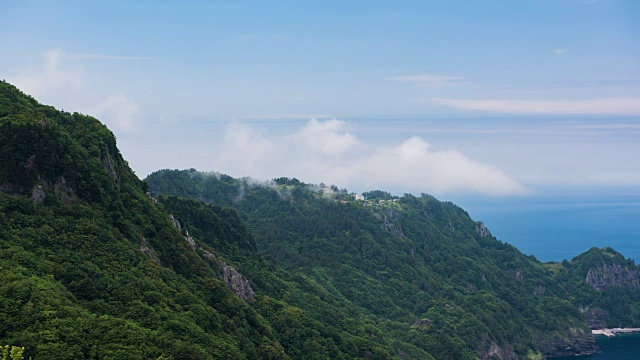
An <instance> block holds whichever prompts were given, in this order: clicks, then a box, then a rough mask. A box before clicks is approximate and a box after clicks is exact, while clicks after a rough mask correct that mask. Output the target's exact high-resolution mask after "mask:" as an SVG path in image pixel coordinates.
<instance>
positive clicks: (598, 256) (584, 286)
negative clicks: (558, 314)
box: [545, 247, 640, 329]
mask: <svg viewBox="0 0 640 360" xmlns="http://www.w3.org/2000/svg"><path fill="white" fill-rule="evenodd" d="M545 266H546V267H548V268H549V269H550V270H551V271H552V272H553V273H554V276H555V278H556V281H558V282H560V283H562V284H563V285H564V286H565V288H567V289H568V290H569V292H570V294H572V296H573V297H574V299H573V303H574V304H575V306H576V307H578V308H579V310H580V312H581V313H583V316H584V317H585V319H586V320H587V323H588V324H589V327H591V328H592V329H602V328H614V327H628V328H640V267H638V266H637V265H635V263H634V262H633V260H629V259H625V258H624V256H622V254H620V253H618V252H617V251H615V250H613V249H612V248H610V247H607V248H604V249H598V248H592V249H590V250H589V251H587V252H585V253H583V254H580V255H578V256H576V257H575V258H573V259H572V260H571V261H567V260H565V261H563V262H562V263H548V264H545Z"/></svg>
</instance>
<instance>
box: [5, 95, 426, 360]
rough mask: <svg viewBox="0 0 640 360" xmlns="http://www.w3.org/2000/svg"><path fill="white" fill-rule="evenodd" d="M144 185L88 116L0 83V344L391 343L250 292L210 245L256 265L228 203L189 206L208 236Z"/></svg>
mask: <svg viewBox="0 0 640 360" xmlns="http://www.w3.org/2000/svg"><path fill="white" fill-rule="evenodd" d="M143 188H144V183H143V182H141V181H140V180H139V179H138V178H137V177H136V176H135V175H134V174H133V172H132V171H131V169H130V168H129V167H128V165H127V163H126V161H125V160H124V159H123V158H122V156H121V155H120V153H119V151H118V149H117V147H116V140H115V137H114V136H113V134H112V133H111V132H110V131H109V130H108V129H107V128H106V127H105V126H104V125H102V124H101V123H100V122H99V121H98V120H96V119H95V118H92V117H90V116H86V115H82V114H78V113H74V114H70V113H67V112H60V111H57V110H56V109H54V108H53V107H50V106H43V105H40V104H38V103H37V102H36V101H35V100H34V99H33V98H31V97H29V96H27V95H25V94H23V93H22V92H20V91H19V90H18V89H16V88H15V87H14V86H12V85H10V84H7V83H5V82H2V83H0V190H1V191H0V318H1V319H2V321H0V344H9V345H15V346H25V347H26V352H25V355H26V356H27V357H33V358H34V359H156V358H164V359H169V358H172V359H245V358H246V359H287V358H300V357H301V355H300V354H307V355H309V357H314V356H315V357H316V358H322V359H329V358H344V359H346V358H358V357H363V356H365V355H367V354H371V355H375V356H378V357H379V358H391V357H393V356H395V355H396V354H397V353H396V352H394V351H395V348H394V347H393V346H392V345H391V341H390V340H386V341H378V339H375V338H372V337H371V336H370V335H369V334H368V333H366V332H365V331H364V322H362V323H361V321H364V319H358V320H357V321H356V320H348V319H345V320H340V321H342V322H347V321H348V322H349V326H350V327H349V328H348V330H349V331H347V330H345V328H346V326H343V327H342V328H341V329H335V327H333V326H331V325H330V324H329V323H328V322H319V321H318V320H317V319H316V318H313V317H311V316H310V315H308V314H307V313H305V312H303V311H301V310H300V309H298V308H295V307H292V306H289V305H288V304H287V303H286V301H284V300H281V299H273V298H270V297H268V296H266V295H264V292H259V293H255V294H254V293H253V289H252V288H251V285H250V284H249V282H247V280H246V277H245V276H243V274H241V273H238V272H237V271H236V269H235V268H234V267H233V266H234V263H233V262H232V261H229V260H227V259H226V258H225V257H224V256H223V255H222V254H221V251H223V252H225V253H228V254H229V256H230V257H238V258H239V259H244V262H243V264H244V266H245V267H246V269H247V270H252V271H253V270H255V271H256V272H258V273H265V274H268V270H267V269H266V263H265V262H264V261H263V260H261V258H260V256H259V255H258V254H257V253H256V250H255V244H254V241H253V239H252V237H251V235H250V234H249V233H247V231H246V228H245V227H244V225H242V223H241V222H240V220H239V219H238V217H237V216H236V215H235V213H234V211H233V210H224V209H220V210H219V211H208V210H207V211H206V212H204V213H203V214H201V215H199V216H201V217H204V218H203V219H205V221H206V225H199V227H198V229H202V231H203V232H205V231H208V233H207V234H214V235H213V236H214V238H215V239H216V240H215V242H214V243H209V244H208V243H206V242H201V240H200V239H194V238H193V237H192V236H191V235H190V234H189V232H188V229H186V228H184V227H182V225H181V224H180V222H178V221H176V220H175V218H174V217H172V216H171V214H169V213H168V212H166V210H165V209H164V207H163V205H162V204H158V203H157V201H155V200H154V199H153V198H151V197H149V196H148V195H147V194H145V192H144V190H143ZM193 232H194V234H198V236H200V233H199V232H198V231H197V229H196V228H195V227H194V230H193ZM203 234H204V233H203ZM202 236H203V237H204V235H202ZM211 239H212V238H206V239H205V240H208V241H213V240H211ZM215 247H219V249H220V251H218V249H216V248H215ZM234 249H238V250H237V251H235V250H234ZM234 251H235V252H234ZM249 264H252V266H253V268H252V267H250V266H249ZM256 279H266V280H265V281H269V282H270V284H272V285H271V286H273V287H278V288H279V289H281V291H283V292H284V291H287V289H288V288H291V291H290V294H291V295H290V296H291V297H293V298H295V297H298V298H301V300H299V301H300V302H302V301H309V299H307V297H312V298H313V299H315V298H319V297H320V295H315V292H317V291H318V290H317V289H318V288H319V287H317V286H315V285H314V284H313V283H312V282H310V281H306V280H305V279H304V278H303V277H301V278H300V280H299V281H298V282H297V283H296V286H297V285H298V284H306V286H307V288H305V290H304V291H302V290H298V289H297V288H293V286H292V285H289V284H288V283H286V282H285V281H284V280H281V279H279V278H278V277H277V276H275V275H274V276H273V277H269V276H266V275H265V277H263V278H260V277H259V276H256ZM283 298H284V295H283ZM328 301H332V300H331V299H329V300H327V302H328ZM336 301H343V300H340V299H338V300H336ZM343 302H344V301H343ZM310 303H311V302H310ZM316 303H318V304H319V306H318V308H319V309H324V308H329V309H332V308H331V306H332V305H331V304H330V303H329V304H328V305H325V301H324V300H322V299H320V300H317V301H316ZM323 306H324V308H323ZM343 308H344V309H349V307H348V306H344V307H343ZM327 311H328V310H327ZM351 328H353V329H354V330H353V331H351V330H352V329H351ZM377 331H378V332H379V330H377ZM413 353H414V354H416V356H417V357H424V358H428V357H429V355H428V354H426V352H424V351H420V350H418V349H415V350H414V351H413ZM314 354H317V355H314Z"/></svg>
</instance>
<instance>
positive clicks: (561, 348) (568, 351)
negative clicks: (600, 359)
mask: <svg viewBox="0 0 640 360" xmlns="http://www.w3.org/2000/svg"><path fill="white" fill-rule="evenodd" d="M570 332H571V340H570V341H571V342H568V341H567V340H566V339H553V340H542V341H537V344H538V347H539V348H540V351H542V353H543V354H544V356H546V357H549V358H554V357H563V356H574V355H589V354H595V353H597V352H598V351H599V349H598V347H597V346H596V343H595V339H594V337H593V334H592V333H591V331H590V330H586V329H579V328H571V329H570Z"/></svg>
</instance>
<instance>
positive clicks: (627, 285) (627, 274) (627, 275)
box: [586, 264, 640, 291]
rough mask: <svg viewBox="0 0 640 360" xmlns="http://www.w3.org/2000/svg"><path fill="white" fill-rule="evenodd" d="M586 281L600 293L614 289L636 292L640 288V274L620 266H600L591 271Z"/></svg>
mask: <svg viewBox="0 0 640 360" xmlns="http://www.w3.org/2000/svg"><path fill="white" fill-rule="evenodd" d="M586 281H587V283H588V284H589V285H590V286H591V287H593V288H594V289H597V290H600V291H607V290H611V289H613V288H624V289H631V290H635V289H638V288H640V272H639V271H638V270H636V269H630V268H628V267H625V266H621V265H619V264H612V265H599V266H596V267H594V268H591V269H589V271H588V272H587V278H586Z"/></svg>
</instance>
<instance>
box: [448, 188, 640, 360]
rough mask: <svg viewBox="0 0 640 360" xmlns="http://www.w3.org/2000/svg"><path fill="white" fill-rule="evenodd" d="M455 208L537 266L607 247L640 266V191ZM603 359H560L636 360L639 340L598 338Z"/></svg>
mask: <svg viewBox="0 0 640 360" xmlns="http://www.w3.org/2000/svg"><path fill="white" fill-rule="evenodd" d="M451 201H452V202H453V203H455V204H456V205H458V206H460V207H462V208H463V209H465V210H467V212H468V213H469V215H470V216H471V218H473V219H474V220H477V221H483V222H484V223H485V225H486V226H487V227H488V228H489V230H490V231H491V233H492V234H493V235H494V236H495V237H497V238H498V239H499V240H501V241H503V242H507V243H510V244H512V245H514V246H515V247H517V248H518V249H519V250H520V251H522V252H523V253H525V254H527V255H533V256H535V257H536V258H537V259H538V260H540V261H543V262H547V261H562V260H564V259H567V260H571V259H572V258H573V257H575V256H577V255H579V254H580V253H582V252H584V251H587V250H589V249H590V248H591V247H594V246H595V247H599V248H602V247H606V246H610V247H612V248H614V249H615V250H616V251H618V252H620V253H621V254H622V255H624V257H625V258H628V259H631V260H634V261H635V263H636V264H640V189H639V188H606V187H604V188H596V187H591V188H546V189H545V188H539V189H533V191H532V194H530V195H529V196H524V197H508V198H491V197H460V198H458V199H451ZM596 343H597V345H598V346H599V347H600V350H601V353H599V354H594V355H588V356H581V357H575V356H572V357H566V358H559V359H565V360H566V359H585V360H605V359H606V360H613V359H616V360H631V359H634V360H638V359H640V334H621V335H618V336H615V337H606V336H603V335H598V336H596Z"/></svg>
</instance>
